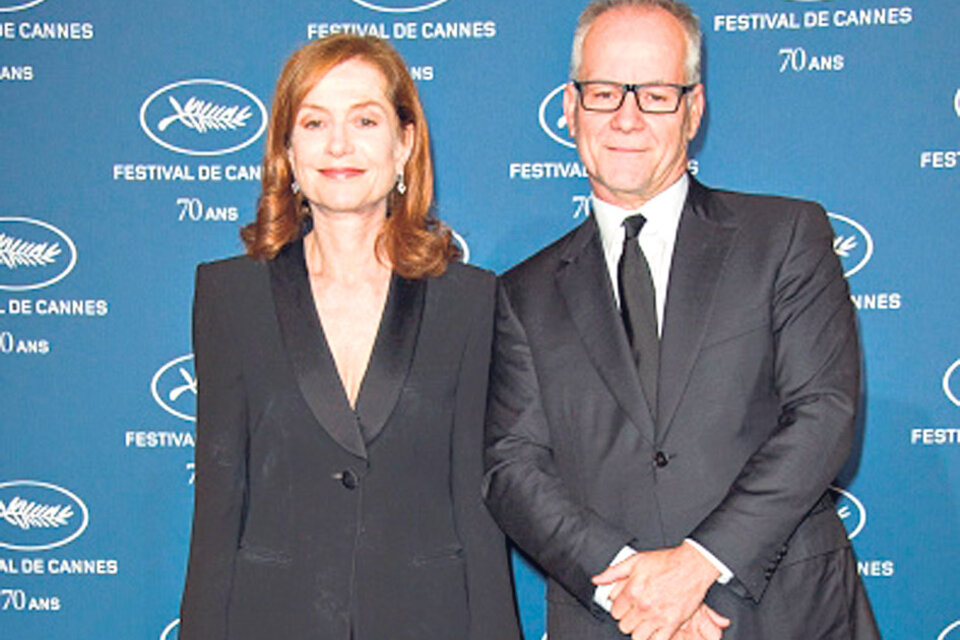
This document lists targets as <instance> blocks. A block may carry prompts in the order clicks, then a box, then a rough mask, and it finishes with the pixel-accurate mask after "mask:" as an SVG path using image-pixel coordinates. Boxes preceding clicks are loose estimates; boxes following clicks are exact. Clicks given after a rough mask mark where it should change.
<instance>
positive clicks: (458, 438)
mask: <svg viewBox="0 0 960 640" xmlns="http://www.w3.org/2000/svg"><path fill="white" fill-rule="evenodd" d="M483 285H484V286H483V288H482V291H480V292H479V294H478V295H477V296H476V298H475V299H476V300H480V301H481V304H476V305H473V306H474V307H475V309H474V310H473V311H474V316H473V318H474V319H473V322H472V328H471V331H470V335H469V336H468V339H467V344H466V348H465V350H464V353H463V357H462V359H461V364H460V372H459V376H458V382H457V395H456V409H455V412H456V413H455V416H454V431H453V460H452V463H451V468H452V470H453V471H452V473H453V496H454V515H455V518H456V524H457V532H458V534H459V535H460V538H461V541H462V543H463V547H464V552H465V556H466V567H467V593H468V596H469V598H468V601H469V607H470V636H469V638H468V639H467V640H519V638H520V631H519V628H518V625H517V612H516V605H515V602H514V597H513V590H512V588H511V587H512V582H511V576H510V565H509V562H508V560H507V547H506V540H505V539H504V537H503V533H501V531H500V530H499V529H498V528H497V525H496V523H495V522H494V521H493V518H492V517H491V516H490V513H489V512H488V511H487V508H486V506H484V504H483V499H482V496H481V493H480V484H481V481H482V476H483V422H484V413H485V408H486V399H487V386H488V378H489V371H490V349H491V341H492V337H493V313H494V308H493V307H494V304H493V301H494V279H493V278H492V277H490V278H489V279H484V281H483Z"/></svg>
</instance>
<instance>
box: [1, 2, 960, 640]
mask: <svg viewBox="0 0 960 640" xmlns="http://www.w3.org/2000/svg"><path fill="white" fill-rule="evenodd" d="M692 4H693V5H694V8H695V9H696V11H697V12H698V13H699V15H700V17H701V20H702V24H703V30H704V34H705V81H706V86H707V96H708V111H707V117H706V120H705V122H704V126H703V129H702V131H701V135H700V136H699V138H698V140H697V141H696V142H695V145H694V148H693V149H692V157H693V158H694V160H693V162H692V163H691V170H692V171H693V172H694V173H695V174H696V175H697V177H698V178H699V179H700V180H702V181H703V182H705V183H707V184H709V185H713V186H722V187H727V188H733V189H740V190H747V191H756V192H766V193H777V194H783V195H791V196H797V197H803V198H808V199H814V200H818V201H820V202H821V203H823V204H824V206H825V207H826V208H827V210H828V211H829V212H830V217H831V221H832V223H833V227H834V229H835V232H836V236H835V241H834V248H835V250H836V252H837V254H838V255H839V256H840V257H841V260H842V262H843V265H844V268H845V269H846V275H847V277H848V279H849V283H850V287H851V290H852V295H853V301H854V303H855V304H856V307H857V308H858V309H859V317H860V326H861V332H862V336H863V344H864V359H865V372H866V383H865V384H866V393H865V406H864V412H863V414H864V420H863V432H862V435H861V437H860V439H859V441H858V443H857V445H858V446H857V451H856V454H855V455H854V456H853V458H852V459H851V460H850V462H849V464H848V466H847V468H846V469H845V471H844V473H843V474H842V475H841V477H840V478H838V479H837V482H836V485H835V488H834V492H835V497H836V498H837V509H838V510H839V512H840V515H841V516H842V518H843V521H844V522H845V523H846V526H847V529H848V531H849V535H850V538H851V539H853V544H854V547H855V548H856V552H857V554H858V558H859V563H860V564H859V569H860V573H861V575H862V576H863V579H864V581H865V583H866V587H867V590H868V591H869V594H870V597H871V599H872V602H873V605H874V608H875V610H876V615H877V618H878V621H879V623H880V626H881V629H882V630H883V632H884V634H885V636H886V637H887V638H910V639H911V640H960V596H958V593H960V551H958V545H957V541H958V540H960V331H958V317H960V292H958V275H960V268H958V267H960V258H958V249H957V241H958V239H960V215H958V213H960V205H958V201H960V166H958V156H960V146H958V142H960V73H958V67H957V64H958V61H960V38H958V37H957V34H958V33H960V3H958V2H955V1H954V0H944V1H939V2H930V1H926V2H924V1H922V0H821V1H817V0H699V1H697V0H695V1H694V2H693V3H692ZM581 8H582V3H581V1H580V0H551V1H549V2H546V1H542V2H512V1H510V0H432V1H428V0H287V1H285V2H282V3H276V2H267V1H265V0H233V1H232V2H223V1H212V0H164V1H163V2H158V3H137V2H112V1H108V0H83V1H81V0H32V1H28V0H0V160H2V164H0V166H2V169H0V636H2V637H3V638H4V639H7V638H9V639H11V640H47V639H51V638H56V639H62V640H73V639H76V640H86V639H89V638H102V639H104V640H175V639H176V638H177V627H178V620H177V615H178V605H179V598H180V591H181V588H182V585H183V577H184V569H185V563H186V555H187V546H188V538H189V528H190V518H191V509H192V491H193V486H192V482H193V455H194V422H195V417H194V413H195V399H196V391H197V387H196V380H195V377H194V368H193V357H192V354H191V346H190V306H191V297H192V287H193V273H194V268H195V265H196V264H197V263H199V262H201V261H206V260H212V259H216V258H221V257H225V256H229V255H232V254H237V253H240V252H242V247H241V244H240V242H239V239H238V235H237V232H238V229H239V227H240V226H241V224H243V223H245V222H247V221H249V220H250V219H251V218H252V217H253V215H254V207H255V200H256V197H257V194H258V188H259V180H260V165H259V162H260V157H261V153H262V149H263V144H264V131H265V126H266V121H267V117H268V109H269V105H270V101H271V99H272V91H273V84H274V81H275V79H276V76H277V75H278V73H279V71H280V68H281V66H282V64H283V61H284V60H285V59H286V57H287V56H288V55H289V54H290V53H291V52H292V51H293V50H294V49H295V48H296V47H298V46H299V45H301V44H303V43H305V42H307V41H309V40H311V39H314V38H319V37H323V36H324V35H326V34H330V33H336V32H343V31H346V32H351V33H365V34H376V35H379V36H381V37H384V38H388V39H389V40H390V41H391V42H392V43H393V44H394V45H395V46H396V47H397V48H398V49H399V50H400V52H401V53H402V54H403V55H404V57H405V59H406V61H407V63H408V64H409V67H410V70H411V72H412V74H413V76H414V78H415V79H416V80H417V83H418V86H419V89H420V92H421V96H422V99H423V102H424V104H425V108H426V111H427V116H428V120H429V123H430V126H431V129H432V134H433V143H434V149H433V153H434V158H435V160H436V166H437V194H438V207H439V213H440V215H441V217H442V218H443V219H445V220H446V221H448V222H449V223H450V224H451V225H452V226H453V228H454V229H455V230H456V232H457V234H458V236H459V239H460V240H461V244H462V245H463V247H464V249H465V253H467V255H468V258H469V261H470V262H472V263H474V264H477V265H481V266H484V267H487V268H490V269H493V270H495V271H502V270H504V269H506V268H507V267H509V266H511V265H513V264H515V263H516V262H518V261H519V260H521V259H522V258H524V257H526V256H527V255H529V254H530V253H531V252H533V251H534V250H536V249H537V248H539V247H541V246H543V245H545V244H546V243H547V242H549V241H551V240H553V239H554V238H556V237H558V236H559V235H561V234H562V233H564V232H565V231H567V230H569V229H570V228H572V227H573V226H574V225H576V224H578V223H579V222H580V221H581V220H582V219H583V216H584V215H585V210H584V209H585V208H584V198H585V196H586V195H587V194H588V193H589V187H588V184H587V180H586V178H585V172H584V169H583V167H582V165H581V164H580V163H579V161H578V158H577V155H576V151H575V150H574V148H573V144H572V143H571V141H570V138H569V136H568V134H567V130H566V123H565V121H564V119H563V116H562V113H561V96H560V93H561V90H562V85H563V83H564V81H565V80H566V76H567V64H568V55H569V53H568V51H569V42H570V37H571V34H572V30H573V26H574V23H575V21H576V18H577V15H578V13H579V11H580V9H581ZM514 560H515V563H514V564H515V573H516V578H517V581H516V582H517V591H518V598H519V602H520V609H521V616H522V622H523V626H524V631H525V635H526V638H527V639H528V640H540V639H541V638H542V636H543V634H544V604H543V592H544V587H543V581H542V580H541V579H540V577H539V575H538V574H537V572H536V569H535V568H534V567H532V566H531V565H529V564H528V563H527V562H526V561H525V560H524V559H523V558H522V557H520V556H518V555H515V558H514Z"/></svg>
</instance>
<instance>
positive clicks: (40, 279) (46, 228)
mask: <svg viewBox="0 0 960 640" xmlns="http://www.w3.org/2000/svg"><path fill="white" fill-rule="evenodd" d="M76 264H77V246H76V245H75V244H73V240H71V239H70V237H69V236H68V235H67V234H65V233H64V232H63V231H61V230H60V229H58V228H56V227H55V226H53V225H52V224H49V223H47V222H43V221H42V220H34V219H33V218H22V217H0V291H29V290H30V289H42V288H43V287H49V286H50V285H52V284H54V283H55V282H59V281H60V280H63V279H64V278H66V277H67V274H68V273H70V272H71V271H72V270H73V267H74V266H76Z"/></svg>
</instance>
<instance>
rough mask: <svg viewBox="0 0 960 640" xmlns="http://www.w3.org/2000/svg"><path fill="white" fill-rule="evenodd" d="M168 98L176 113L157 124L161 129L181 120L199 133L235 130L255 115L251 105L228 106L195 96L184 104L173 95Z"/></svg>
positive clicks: (245, 124) (187, 126) (188, 127)
mask: <svg viewBox="0 0 960 640" xmlns="http://www.w3.org/2000/svg"><path fill="white" fill-rule="evenodd" d="M167 100H168V101H169V102H170V106H172V107H173V110H174V112H175V113H174V114H173V115H170V116H167V117H166V118H164V119H163V120H161V121H160V123H159V124H158V125H157V129H159V130H160V131H165V130H166V129H167V127H169V126H170V125H171V124H173V123H174V122H179V123H180V124H182V125H183V126H185V127H186V128H187V129H193V130H194V131H196V132H197V133H206V132H208V131H224V130H226V129H230V130H235V129H239V128H241V127H245V126H247V119H248V118H250V116H251V115H253V114H252V112H251V111H250V107H249V106H245V107H243V108H242V109H241V108H240V107H239V106H238V105H233V106H232V107H226V106H223V105H218V104H214V103H213V102H206V101H204V100H197V99H196V98H194V97H191V98H190V99H189V100H187V102H186V103H185V104H184V105H183V106H181V105H180V103H179V102H177V99H176V98H174V97H173V96H167Z"/></svg>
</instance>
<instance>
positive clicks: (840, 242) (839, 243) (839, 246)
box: [833, 236, 857, 258]
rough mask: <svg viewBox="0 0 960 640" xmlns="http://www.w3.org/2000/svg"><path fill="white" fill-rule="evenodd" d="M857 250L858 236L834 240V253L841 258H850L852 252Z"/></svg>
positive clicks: (841, 237) (837, 237)
mask: <svg viewBox="0 0 960 640" xmlns="http://www.w3.org/2000/svg"><path fill="white" fill-rule="evenodd" d="M856 248H857V238H856V236H847V237H846V238H845V237H843V236H836V237H835V238H834V239H833V251H834V253H836V254H837V255H838V256H840V257H841V258H849V257H850V252H851V251H853V250H854V249H856Z"/></svg>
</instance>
